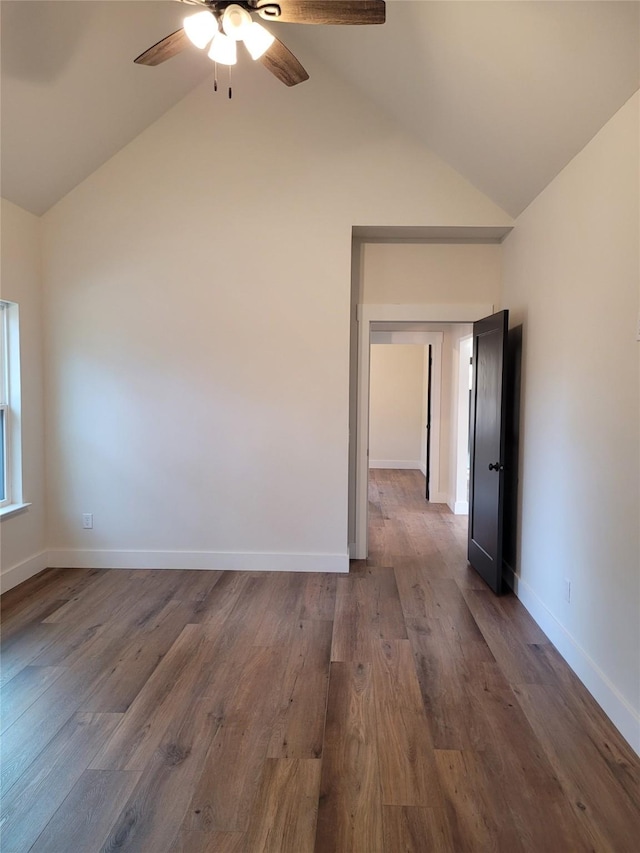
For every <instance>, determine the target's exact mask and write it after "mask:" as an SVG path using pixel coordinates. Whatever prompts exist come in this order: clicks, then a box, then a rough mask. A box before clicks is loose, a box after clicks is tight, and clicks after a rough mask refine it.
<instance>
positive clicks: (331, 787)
mask: <svg viewBox="0 0 640 853" xmlns="http://www.w3.org/2000/svg"><path fill="white" fill-rule="evenodd" d="M383 849H384V848H383V839H382V796H381V790H380V776H379V771H378V754H377V739H376V718H375V707H374V696H373V679H372V673H371V664H367V663H347V662H334V663H332V664H331V675H330V679H329V701H328V704H327V724H326V731H325V746H324V755H323V759H322V779H321V784H320V805H319V808H318V828H317V833H316V843H315V850H316V851H317V853H325V851H334V853H356V851H358V853H365V851H366V853H381V851H382V850H383Z"/></svg>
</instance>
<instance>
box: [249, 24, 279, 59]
mask: <svg viewBox="0 0 640 853" xmlns="http://www.w3.org/2000/svg"><path fill="white" fill-rule="evenodd" d="M275 40H276V39H275V36H272V35H271V33H270V32H269V31H268V30H265V28H264V27H263V26H262V25H261V24H258V23H256V22H255V21H254V22H253V23H252V24H251V26H250V27H248V28H247V30H246V32H245V34H244V43H245V44H246V46H247V50H248V51H249V53H250V54H251V58H252V59H260V57H261V56H262V55H263V54H264V53H266V52H267V51H268V50H269V48H270V47H271V45H272V44H273V43H274V41H275Z"/></svg>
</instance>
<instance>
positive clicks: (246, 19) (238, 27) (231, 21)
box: [222, 3, 251, 41]
mask: <svg viewBox="0 0 640 853" xmlns="http://www.w3.org/2000/svg"><path fill="white" fill-rule="evenodd" d="M250 27H251V15H250V14H249V13H248V12H247V10H246V9H243V8H242V6H238V5H237V4H236V3H232V4H231V6H227V8H226V9H225V10H224V15H223V16H222V29H223V30H224V31H225V33H226V34H227V35H228V36H229V38H232V39H233V40H234V41H242V39H243V38H244V37H245V34H246V33H247V31H248V30H249V28H250Z"/></svg>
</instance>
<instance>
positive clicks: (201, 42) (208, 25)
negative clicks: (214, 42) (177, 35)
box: [183, 12, 218, 50]
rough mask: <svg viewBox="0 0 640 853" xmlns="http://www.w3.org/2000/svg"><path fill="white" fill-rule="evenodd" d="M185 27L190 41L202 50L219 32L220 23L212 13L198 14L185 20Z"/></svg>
mask: <svg viewBox="0 0 640 853" xmlns="http://www.w3.org/2000/svg"><path fill="white" fill-rule="evenodd" d="M183 26H184V31H185V33H186V34H187V36H188V37H189V39H190V41H192V42H193V44H195V46H196V47H199V48H200V49H201V50H202V49H203V48H205V47H206V46H207V45H208V44H209V42H210V41H211V39H212V38H213V37H214V35H215V34H216V33H217V32H218V22H217V21H216V19H215V18H214V16H213V15H212V14H211V12H197V13H196V14H195V15H189V17H188V18H185V19H184V22H183Z"/></svg>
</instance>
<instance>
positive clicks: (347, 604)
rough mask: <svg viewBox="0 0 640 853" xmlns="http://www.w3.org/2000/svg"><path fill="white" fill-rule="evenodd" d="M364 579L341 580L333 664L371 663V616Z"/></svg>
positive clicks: (336, 615) (339, 581)
mask: <svg viewBox="0 0 640 853" xmlns="http://www.w3.org/2000/svg"><path fill="white" fill-rule="evenodd" d="M365 583H366V581H365V579H364V577H348V578H338V582H337V592H336V612H335V621H334V623H333V644H332V648H331V660H332V661H354V660H355V661H370V660H371V654H372V649H371V644H372V642H373V638H372V635H371V612H370V609H369V598H368V596H367V594H366V587H365Z"/></svg>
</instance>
